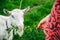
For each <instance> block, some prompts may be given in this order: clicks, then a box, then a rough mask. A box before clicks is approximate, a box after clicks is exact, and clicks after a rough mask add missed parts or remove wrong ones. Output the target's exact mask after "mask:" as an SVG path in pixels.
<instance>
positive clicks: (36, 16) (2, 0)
mask: <svg viewBox="0 0 60 40" xmlns="http://www.w3.org/2000/svg"><path fill="white" fill-rule="evenodd" d="M20 2H21V0H0V15H6V14H4V13H3V9H4V8H5V9H8V10H13V9H15V8H19V6H20ZM53 3H54V0H22V5H21V9H24V8H26V7H28V6H32V5H33V4H38V5H37V6H34V7H33V8H31V9H30V10H29V12H27V13H26V14H25V15H24V34H23V36H22V37H19V36H18V35H15V36H14V38H13V40H45V35H44V33H43V31H42V30H41V29H36V26H37V25H38V23H39V21H40V20H41V19H42V18H44V17H45V16H46V15H48V14H49V13H50V11H51V8H52V5H53Z"/></svg>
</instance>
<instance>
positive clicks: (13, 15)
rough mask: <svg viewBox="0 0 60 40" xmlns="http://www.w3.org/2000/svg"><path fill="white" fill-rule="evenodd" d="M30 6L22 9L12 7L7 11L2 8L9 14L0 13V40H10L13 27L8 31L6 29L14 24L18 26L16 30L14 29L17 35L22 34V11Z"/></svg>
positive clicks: (25, 10)
mask: <svg viewBox="0 0 60 40" xmlns="http://www.w3.org/2000/svg"><path fill="white" fill-rule="evenodd" d="M29 9H30V7H27V8H25V9H23V10H20V9H14V10H12V11H8V10H6V9H4V10H3V11H4V13H7V14H9V16H2V15H0V40H3V39H6V40H12V39H13V29H11V30H10V32H9V33H8V32H7V30H6V29H9V28H12V27H13V26H12V25H14V26H17V27H18V30H17V31H16V30H14V31H15V33H17V34H18V35H19V36H22V35H23V29H24V24H23V21H24V13H25V12H27V11H28V10H29Z"/></svg>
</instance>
